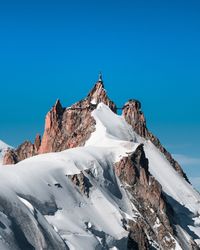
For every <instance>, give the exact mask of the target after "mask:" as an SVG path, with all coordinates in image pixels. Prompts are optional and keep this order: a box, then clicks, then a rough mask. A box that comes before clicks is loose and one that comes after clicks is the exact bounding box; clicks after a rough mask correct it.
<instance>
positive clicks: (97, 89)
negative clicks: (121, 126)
mask: <svg viewBox="0 0 200 250" xmlns="http://www.w3.org/2000/svg"><path fill="white" fill-rule="evenodd" d="M101 79H102V78H100V79H99V80H98V82H96V84H95V85H94V87H93V88H92V90H91V91H90V92H89V94H88V96H87V99H88V101H89V102H90V103H92V104H95V105H98V104H99V103H100V102H103V103H104V104H106V105H107V106H108V107H109V108H110V109H111V110H112V111H113V112H114V113H116V110H117V107H116V105H115V103H114V102H113V101H111V100H110V98H109V97H108V95H107V92H106V90H105V88H104V84H103V81H102V80H101Z"/></svg>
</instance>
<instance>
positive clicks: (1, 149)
mask: <svg viewBox="0 0 200 250" xmlns="http://www.w3.org/2000/svg"><path fill="white" fill-rule="evenodd" d="M8 148H12V147H11V146H9V145H7V144H6V143H5V142H3V141H1V140H0V164H2V162H3V156H4V154H5V152H6V150H7V149H8Z"/></svg>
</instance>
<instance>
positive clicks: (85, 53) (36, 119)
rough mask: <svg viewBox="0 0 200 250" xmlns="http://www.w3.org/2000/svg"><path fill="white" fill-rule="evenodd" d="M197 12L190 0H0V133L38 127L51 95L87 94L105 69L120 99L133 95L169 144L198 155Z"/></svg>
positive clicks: (21, 133)
mask: <svg viewBox="0 0 200 250" xmlns="http://www.w3.org/2000/svg"><path fill="white" fill-rule="evenodd" d="M16 2H17V3H16ZM199 13H200V2H199V1H193V0H190V1H189V0H188V1H177V0H174V1H165V0H163V1H154V0H153V1H141V0H138V1H134V0H132V1H129V0H127V1H122V0H120V1H118V0H115V1H113V0H110V1H105V0H101V1H98V0H97V1H88V0H86V1H81V0H79V1H78V0H73V1H61V0H57V1H51V0H49V1H44V0H40V1H38V0H35V1H32V0H30V1H20V0H19V1H9V0H7V1H2V0H0V93H1V96H0V112H1V113H0V138H1V139H2V140H4V141H6V142H7V143H9V144H11V145H14V146H16V145H18V144H20V143H21V142H22V141H24V140H25V139H33V138H34V137H35V134H36V133H37V132H40V133H42V132H43V126H44V117H45V114H46V112H47V111H48V110H49V109H50V108H51V106H52V105H53V104H54V103H55V100H56V99H57V98H59V99H60V100H61V102H62V104H63V106H68V105H71V104H72V103H74V102H75V101H78V100H79V99H81V98H83V97H85V96H86V94H87V93H88V91H89V90H90V89H91V88H92V86H93V84H94V83H95V81H96V80H97V75H98V72H99V71H100V70H101V71H102V72H103V77H104V82H105V87H106V89H107V91H108V93H109V96H110V97H111V99H113V100H114V101H115V102H116V103H117V105H118V106H121V105H123V104H124V103H125V102H126V101H127V100H128V99H130V98H137V99H139V100H140V101H141V102H142V107H143V111H144V112H145V115H146V118H147V124H148V127H149V128H150V129H151V130H152V131H153V132H154V133H155V134H156V135H157V136H158V137H159V138H160V140H161V141H162V142H163V144H164V145H165V146H166V147H167V148H168V149H169V150H170V151H171V152H172V153H174V154H184V155H187V156H189V157H191V158H192V157H194V158H195V159H196V158H199V157H200V133H199V128H200V109H199V107H200V93H199V92H200V15H199ZM185 169H186V172H187V173H188V175H190V176H196V175H197V176H200V169H199V166H196V165H195V167H194V164H193V165H192V166H190V164H188V165H186V166H185Z"/></svg>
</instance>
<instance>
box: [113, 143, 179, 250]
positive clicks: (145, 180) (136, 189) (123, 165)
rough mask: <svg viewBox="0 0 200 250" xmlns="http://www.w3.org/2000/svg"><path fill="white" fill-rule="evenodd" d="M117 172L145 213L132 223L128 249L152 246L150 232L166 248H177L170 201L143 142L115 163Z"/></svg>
mask: <svg viewBox="0 0 200 250" xmlns="http://www.w3.org/2000/svg"><path fill="white" fill-rule="evenodd" d="M115 172H116V174H117V176H118V177H119V179H120V180H121V182H122V183H124V185H125V188H126V190H127V192H128V193H129V195H130V197H131V200H132V202H133V203H134V205H135V206H136V208H137V210H138V211H139V212H140V213H141V214H142V215H143V217H142V218H141V217H138V218H137V219H136V221H129V222H128V226H129V231H130V234H129V248H128V249H141V250H145V249H150V245H151V242H149V241H148V238H149V237H148V236H149V235H150V236H151V240H152V239H153V240H154V242H155V243H157V245H160V246H162V249H166V250H168V249H174V248H175V242H174V239H173V238H172V235H174V232H173V229H172V227H171V225H170V221H169V218H168V216H167V214H166V211H167V203H166V201H165V198H164V196H163V193H162V187H161V186H160V184H159V183H158V182H157V181H156V180H155V178H154V177H152V176H151V175H150V173H149V170H148V159H147V158H146V157H145V153H144V150H143V145H142V144H141V145H139V146H138V148H137V149H136V151H135V152H134V153H133V154H132V155H130V156H128V157H124V158H122V159H121V161H120V162H118V163H117V164H116V165H115ZM141 204H142V205H141ZM155 225H157V226H155ZM153 228H154V230H153ZM131 246H132V248H131ZM133 246H135V248H134V247H133Z"/></svg>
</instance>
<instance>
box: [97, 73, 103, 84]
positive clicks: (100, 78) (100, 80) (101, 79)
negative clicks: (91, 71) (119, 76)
mask: <svg viewBox="0 0 200 250" xmlns="http://www.w3.org/2000/svg"><path fill="white" fill-rule="evenodd" d="M98 82H103V78H102V73H101V72H99V80H98Z"/></svg>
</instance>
